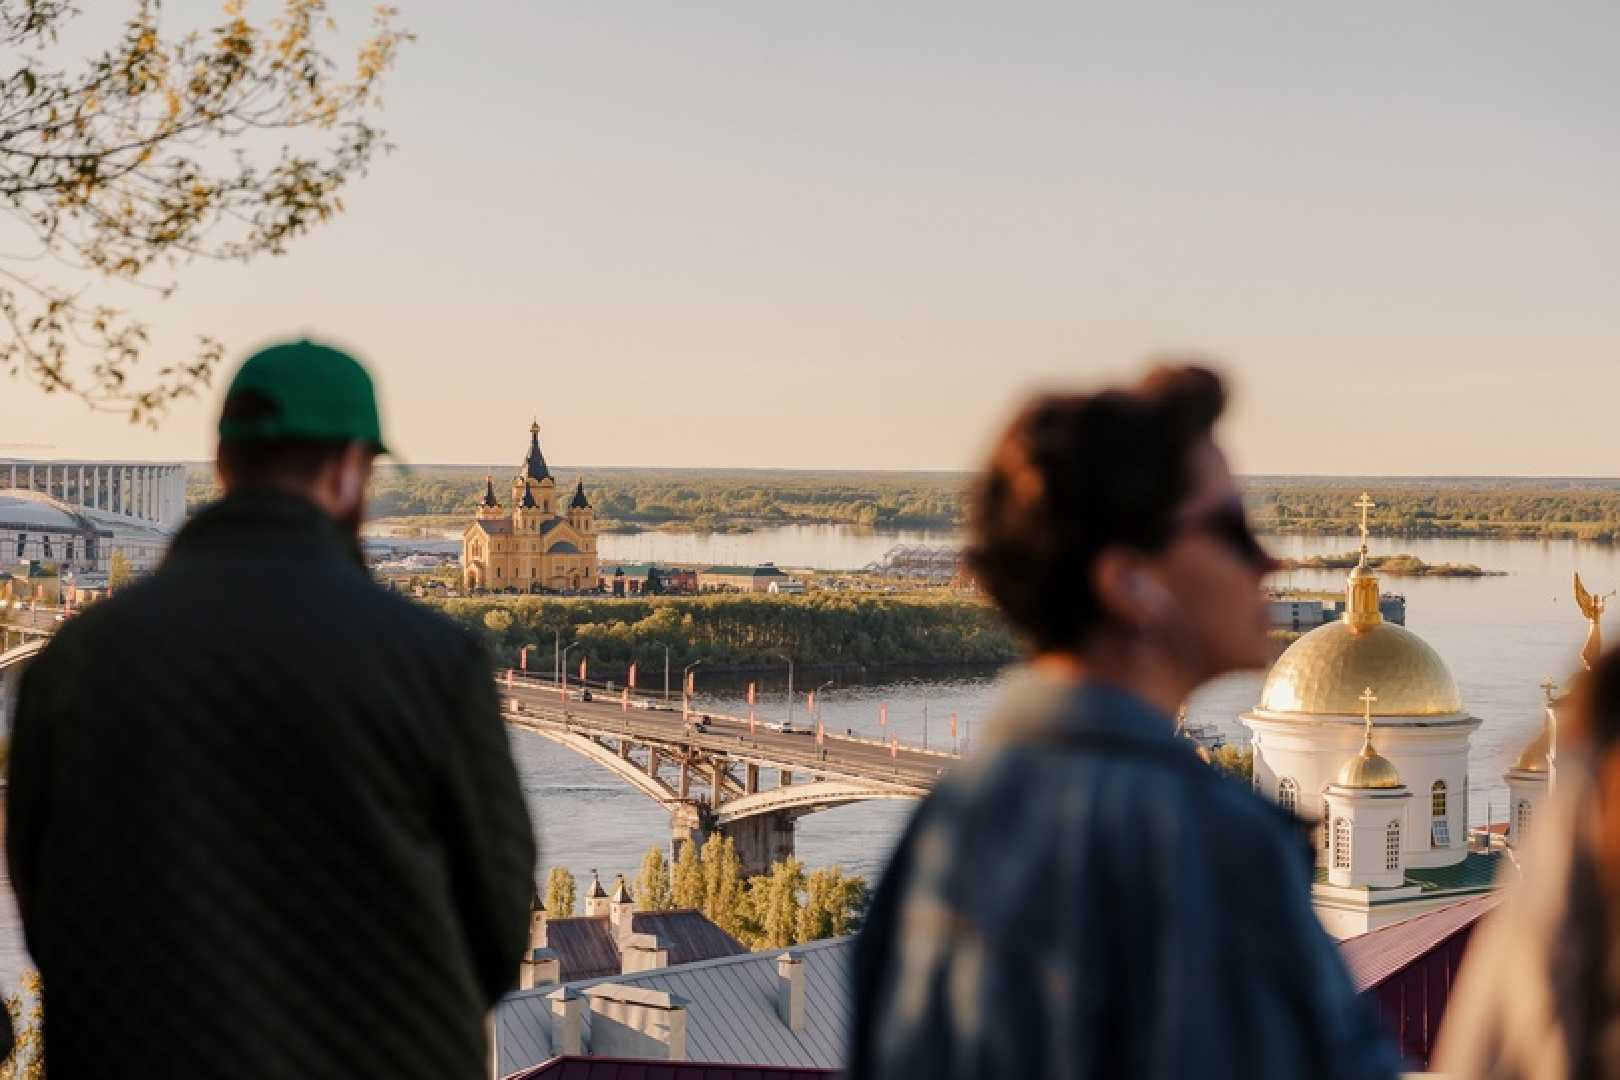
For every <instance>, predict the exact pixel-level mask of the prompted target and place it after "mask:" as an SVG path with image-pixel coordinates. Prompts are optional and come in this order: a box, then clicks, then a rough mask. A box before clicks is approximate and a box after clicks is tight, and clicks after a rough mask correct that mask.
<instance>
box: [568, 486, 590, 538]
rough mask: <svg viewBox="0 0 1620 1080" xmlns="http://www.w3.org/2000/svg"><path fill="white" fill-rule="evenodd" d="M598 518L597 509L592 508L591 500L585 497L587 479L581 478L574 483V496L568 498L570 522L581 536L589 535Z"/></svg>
mask: <svg viewBox="0 0 1620 1080" xmlns="http://www.w3.org/2000/svg"><path fill="white" fill-rule="evenodd" d="M595 518H596V511H595V510H593V509H591V501H590V500H589V499H587V498H586V497H585V481H584V480H583V479H581V480H580V481H579V483H578V484H576V485H574V497H573V498H572V499H569V500H568V524H570V525H572V526H573V527H574V528H575V529H577V530H578V531H579V533H580V535H581V536H589V535H590V533H591V529H592V526H593V522H594V520H595Z"/></svg>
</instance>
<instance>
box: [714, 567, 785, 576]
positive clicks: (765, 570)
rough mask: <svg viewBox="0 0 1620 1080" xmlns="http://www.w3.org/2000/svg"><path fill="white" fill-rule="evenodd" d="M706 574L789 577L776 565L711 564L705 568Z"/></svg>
mask: <svg viewBox="0 0 1620 1080" xmlns="http://www.w3.org/2000/svg"><path fill="white" fill-rule="evenodd" d="M703 573H705V574H722V575H724V576H726V577H756V578H757V577H787V575H786V574H784V573H783V572H782V571H781V570H780V569H779V568H777V567H775V566H769V565H767V566H710V567H706V568H704V570H703Z"/></svg>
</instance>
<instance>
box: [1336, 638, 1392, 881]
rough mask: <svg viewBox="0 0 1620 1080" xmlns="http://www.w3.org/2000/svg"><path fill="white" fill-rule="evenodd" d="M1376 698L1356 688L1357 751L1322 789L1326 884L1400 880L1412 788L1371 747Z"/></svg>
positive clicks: (1368, 690) (1368, 689)
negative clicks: (1359, 735)
mask: <svg viewBox="0 0 1620 1080" xmlns="http://www.w3.org/2000/svg"><path fill="white" fill-rule="evenodd" d="M1374 610H1375V612H1376V608H1375V609H1374ZM1377 700H1378V698H1377V697H1376V696H1375V695H1374V694H1373V692H1372V688H1371V687H1368V688H1367V689H1365V690H1363V691H1362V692H1361V702H1362V723H1363V725H1364V730H1363V733H1362V742H1361V752H1360V753H1358V754H1356V755H1355V756H1354V757H1352V758H1350V759H1348V760H1347V761H1345V763H1344V764H1343V765H1342V766H1340V767H1339V773H1338V776H1337V777H1336V778H1335V779H1334V781H1333V783H1331V784H1329V785H1328V788H1327V792H1326V801H1327V806H1328V820H1327V821H1326V822H1325V823H1324V824H1325V827H1326V828H1327V830H1328V883H1329V884H1330V885H1339V886H1347V887H1361V888H1394V887H1396V886H1399V885H1401V884H1403V883H1404V882H1405V881H1406V848H1405V845H1406V837H1405V835H1404V833H1405V822H1406V817H1407V807H1408V806H1410V805H1411V799H1412V792H1411V791H1410V790H1408V789H1407V787H1406V785H1405V784H1403V783H1402V782H1401V777H1400V774H1399V773H1397V772H1396V771H1395V766H1394V765H1392V764H1391V763H1390V761H1389V759H1388V758H1386V757H1384V756H1383V755H1382V754H1380V753H1379V752H1378V751H1377V749H1375V748H1374V746H1373V719H1372V706H1373V702H1375V701H1377Z"/></svg>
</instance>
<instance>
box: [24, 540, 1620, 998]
mask: <svg viewBox="0 0 1620 1080" xmlns="http://www.w3.org/2000/svg"><path fill="white" fill-rule="evenodd" d="M950 539H951V537H950V536H949V535H948V534H927V533H893V532H891V533H879V532H872V531H866V530H855V529H842V528H839V527H835V526H795V527H789V528H784V529H771V530H761V531H759V532H756V533H748V534H740V535H730V534H708V535H706V536H705V535H703V534H683V533H662V532H660V533H642V534H636V535H633V536H614V537H603V539H602V550H603V554H604V556H611V557H615V558H627V559H645V558H652V559H660V560H668V561H675V562H710V561H732V560H735V561H737V562H761V561H767V560H769V561H774V562H778V563H781V564H784V565H788V566H816V567H820V568H825V569H841V568H853V567H858V566H862V565H864V564H865V563H867V562H870V561H872V560H873V559H875V558H877V557H879V556H880V555H882V553H883V552H884V551H886V550H887V549H888V548H889V547H891V546H893V545H894V544H898V543H948V542H950ZM1267 542H1268V546H1269V547H1270V548H1271V549H1272V551H1273V552H1274V553H1275V554H1277V555H1280V556H1293V557H1304V556H1307V555H1311V554H1316V553H1337V552H1344V551H1349V550H1351V549H1352V548H1354V547H1355V546H1356V543H1357V541H1356V539H1355V538H1352V537H1348V536H1345V537H1297V536H1296V537H1271V538H1269V539H1268V541H1267ZM1374 550H1375V551H1383V552H1389V553H1395V552H1404V553H1411V554H1414V555H1417V556H1418V557H1420V558H1422V559H1424V560H1425V561H1427V562H1430V563H1445V562H1454V563H1474V564H1476V565H1479V566H1481V567H1484V568H1486V569H1491V570H1502V571H1506V575H1505V576H1502V577H1485V578H1405V579H1399V578H1397V579H1386V580H1385V581H1384V582H1383V585H1384V587H1385V589H1386V591H1398V592H1402V593H1404V594H1405V595H1406V597H1407V622H1406V625H1407V626H1408V627H1409V628H1410V629H1412V630H1413V631H1415V632H1416V633H1418V634H1421V635H1422V636H1423V637H1424V638H1425V639H1426V640H1427V641H1428V642H1429V643H1430V644H1431V645H1433V646H1434V647H1435V649H1437V650H1438V651H1439V653H1440V655H1441V656H1442V657H1443V658H1444V659H1445V661H1446V662H1447V664H1448V665H1450V667H1451V670H1452V673H1453V675H1455V677H1456V679H1457V681H1458V684H1459V685H1460V686H1461V688H1462V693H1463V699H1464V702H1465V704H1466V706H1467V708H1468V709H1469V710H1470V711H1471V712H1472V713H1474V714H1475V715H1476V716H1478V717H1479V718H1480V719H1481V720H1482V721H1483V724H1482V725H1481V727H1480V728H1479V730H1478V731H1477V732H1475V734H1474V738H1473V748H1472V752H1471V754H1470V757H1469V770H1470V773H1469V783H1470V788H1471V791H1470V795H1469V800H1468V806H1469V808H1470V813H1471V814H1472V816H1473V823H1474V824H1480V823H1483V822H1484V821H1485V820H1486V818H1487V815H1489V816H1490V817H1492V818H1494V819H1495V820H1501V819H1502V816H1503V806H1504V804H1505V801H1506V790H1505V787H1504V785H1503V783H1502V777H1501V774H1502V772H1503V770H1504V769H1505V768H1506V767H1507V765H1508V764H1509V763H1510V762H1511V760H1512V759H1513V757H1514V756H1515V755H1516V754H1517V752H1518V750H1519V748H1520V747H1521V746H1522V745H1523V744H1524V742H1525V741H1526V740H1527V739H1529V738H1530V737H1531V735H1532V734H1534V733H1535V731H1536V730H1537V728H1538V726H1539V725H1540V723H1541V712H1540V701H1541V691H1540V690H1539V688H1538V684H1539V683H1540V682H1541V681H1542V680H1543V679H1544V678H1546V677H1547V676H1549V675H1552V676H1555V677H1558V678H1560V679H1562V678H1563V677H1564V676H1565V675H1567V674H1568V673H1569V672H1570V671H1572V670H1573V669H1574V667H1575V665H1576V664H1577V658H1576V653H1577V650H1578V649H1579V648H1580V645H1581V643H1582V641H1583V640H1584V639H1585V633H1586V630H1585V624H1584V622H1583V621H1582V619H1581V617H1580V614H1579V612H1578V611H1577V610H1576V608H1575V605H1574V602H1573V601H1572V600H1571V599H1570V587H1569V578H1570V571H1571V570H1575V569H1579V570H1580V571H1581V574H1582V576H1583V578H1585V579H1586V581H1587V583H1588V585H1589V586H1591V587H1593V588H1595V589H1599V590H1602V591H1607V590H1608V589H1610V588H1613V587H1615V586H1616V585H1620V549H1617V548H1614V547H1604V546H1596V545H1581V544H1577V543H1574V542H1572V541H1518V540H1451V539H1446V540H1401V541H1379V542H1377V543H1375V544H1374ZM1343 580H1344V579H1343V574H1342V573H1340V572H1336V571H1314V572H1304V571H1300V572H1295V573H1293V574H1290V575H1286V576H1285V577H1283V578H1281V579H1280V583H1282V584H1288V585H1294V586H1298V587H1301V588H1321V589H1338V588H1340V587H1342V585H1343ZM785 674H786V673H785V671H784V672H782V673H781V674H780V676H779V677H777V678H776V679H774V680H773V679H762V680H761V691H762V697H761V704H760V706H759V715H760V716H761V718H762V719H780V718H781V717H782V716H783V715H784V714H785V712H786V698H785V689H786V687H785ZM1260 681H1261V675H1259V674H1245V675H1234V676H1230V677H1228V678H1225V679H1222V680H1219V681H1218V682H1216V683H1213V684H1211V685H1210V686H1208V687H1206V688H1204V689H1203V690H1202V691H1200V692H1199V693H1198V694H1197V695H1196V696H1195V697H1194V698H1193V700H1192V701H1191V702H1190V703H1189V712H1190V719H1191V720H1192V721H1193V722H1194V723H1211V724H1215V725H1217V726H1218V727H1219V728H1220V729H1221V730H1222V731H1224V732H1225V733H1226V735H1227V738H1228V739H1230V740H1233V741H1243V740H1245V739H1246V733H1245V731H1244V729H1243V728H1242V727H1241V725H1240V724H1239V723H1238V720H1237V717H1238V714H1239V713H1241V712H1243V711H1244V710H1246V709H1248V708H1250V707H1251V706H1253V704H1254V702H1255V699H1256V697H1257V694H1258V690H1259V685H1260ZM705 682H706V681H705V680H704V679H703V678H702V674H701V669H700V670H699V683H698V693H697V704H698V707H699V708H705V709H714V710H721V711H731V712H743V711H745V709H746V706H745V704H744V699H743V695H742V691H741V689H740V688H739V687H738V686H737V685H735V684H732V685H730V686H726V685H722V684H719V683H714V684H713V685H705ZM996 682H997V676H995V675H993V674H984V673H979V674H969V675H953V676H949V677H933V678H917V677H911V678H905V679H900V680H897V681H891V682H886V683H881V684H875V685H874V684H866V685H849V686H845V685H834V686H831V687H827V688H824V689H822V690H821V691H820V693H819V695H818V697H819V702H820V704H821V709H822V714H823V717H824V719H825V722H826V723H827V725H828V726H829V727H831V728H834V729H838V728H846V727H848V728H854V729H855V730H856V731H857V732H864V733H868V734H874V735H875V734H878V732H879V728H878V710H879V707H880V706H881V705H884V704H887V705H888V717H889V728H888V730H892V731H893V732H894V733H895V734H897V735H898V736H899V737H900V738H901V739H902V740H904V741H907V742H917V743H921V742H922V741H923V739H924V724H925V718H926V724H927V739H928V742H929V744H930V745H933V746H936V747H940V746H949V745H952V739H951V736H950V731H949V724H950V715H951V714H952V713H953V712H954V713H955V714H956V716H957V721H958V733H959V734H958V737H959V738H960V739H963V740H966V741H968V742H970V743H971V741H972V740H973V739H975V738H976V737H977V735H978V734H980V733H981V732H982V731H983V726H984V723H985V722H986V720H987V718H988V716H989V714H990V711H991V708H992V705H993V702H994V699H995V694H996V689H997V687H996ZM808 689H811V687H808V686H804V685H802V683H801V685H800V686H798V687H797V688H796V690H797V691H798V694H799V696H798V698H797V701H798V705H797V706H796V707H797V708H798V710H799V715H800V716H802V714H803V696H802V695H803V692H804V691H805V690H808ZM513 746H514V751H515V754H516V758H517V761H518V768H519V772H520V775H521V778H522V782H523V787H524V791H525V793H526V795H527V798H528V801H529V806H530V809H531V811H532V813H533V815H534V820H535V828H536V834H537V836H538V838H539V843H540V851H541V864H540V867H539V873H540V874H541V875H542V877H543V875H544V872H545V870H546V868H548V867H550V866H555V865H560V866H566V867H568V868H569V869H570V870H572V871H573V872H574V873H575V874H576V875H579V877H580V878H581V884H582V885H583V883H584V881H585V880H587V879H588V875H589V873H590V871H591V870H592V869H593V868H595V869H598V870H600V872H601V873H602V875H603V877H604V879H606V880H607V881H608V882H609V883H611V877H612V875H613V874H615V873H624V874H626V875H633V874H634V873H635V871H636V868H637V867H638V865H639V863H640V861H641V857H642V855H643V854H644V853H645V852H646V850H647V848H648V847H649V846H652V845H655V844H656V845H660V846H664V845H667V842H668V836H669V826H668V820H667V818H666V816H665V815H664V813H663V811H661V810H660V809H659V808H658V807H657V806H655V805H654V804H653V803H652V802H651V801H649V800H648V799H646V798H645V797H644V796H642V795H640V794H638V793H636V792H634V791H632V790H631V789H629V788H628V787H625V786H624V785H623V784H621V783H619V782H618V781H616V780H615V779H614V778H613V777H612V776H610V775H609V774H607V773H606V772H604V771H602V770H601V769H599V768H597V767H596V766H594V765H592V764H590V763H588V762H586V761H585V760H583V759H581V758H579V757H577V756H575V755H573V754H571V753H569V752H567V751H565V750H562V749H561V748H559V747H556V746H555V745H553V744H551V743H549V742H547V741H545V740H544V739H541V738H539V737H538V736H533V735H525V734H518V735H515V736H514V738H513ZM909 811H910V805H909V804H907V803H902V802H871V803H862V804H856V805H853V806H847V807H843V808H840V809H837V810H830V811H826V812H824V813H820V814H812V815H810V816H809V817H806V818H804V819H802V820H801V821H800V823H799V838H798V851H799V855H800V857H801V858H802V859H804V860H805V861H806V862H807V863H809V864H810V865H813V866H818V865H824V864H831V863H839V864H842V865H843V866H844V867H846V868H847V869H848V870H850V871H852V872H854V873H858V874H864V875H867V876H869V877H870V876H873V875H875V874H877V873H878V871H879V870H880V869H881V867H882V864H883V860H884V858H885V857H886V855H887V852H888V850H889V848H890V846H891V845H892V844H893V842H894V840H895V839H896V837H897V836H898V834H899V831H900V828H901V827H902V825H903V823H904V821H905V819H906V816H907V814H908V813H909ZM9 901H10V896H9V893H7V894H6V895H5V896H4V898H3V901H0V903H3V904H4V907H3V908H0V980H3V981H4V982H5V983H6V984H8V985H9V984H10V983H12V982H13V981H14V980H15V978H16V975H17V974H18V972H19V971H20V970H21V969H22V967H23V965H24V964H25V963H26V955H25V954H24V952H23V950H22V946H21V941H20V934H19V932H18V926H17V919H16V914H15V909H14V908H12V907H11V906H10V903H9Z"/></svg>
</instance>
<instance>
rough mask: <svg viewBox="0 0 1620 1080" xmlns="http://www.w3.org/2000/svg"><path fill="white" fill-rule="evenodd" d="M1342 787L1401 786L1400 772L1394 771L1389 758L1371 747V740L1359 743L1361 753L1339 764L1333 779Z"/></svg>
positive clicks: (1381, 787) (1377, 787)
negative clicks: (1335, 776)
mask: <svg viewBox="0 0 1620 1080" xmlns="http://www.w3.org/2000/svg"><path fill="white" fill-rule="evenodd" d="M1333 782H1334V783H1335V784H1337V785H1338V786H1339V787H1343V788H1375V789H1380V790H1384V789H1388V788H1398V787H1400V786H1401V774H1400V773H1398V772H1396V771H1395V766H1394V765H1391V764H1390V761H1389V758H1387V757H1385V756H1384V755H1382V754H1380V753H1379V752H1378V751H1376V750H1374V749H1373V746H1372V740H1370V739H1369V740H1368V741H1366V742H1364V743H1362V744H1361V753H1359V754H1357V755H1356V756H1355V757H1353V758H1350V759H1348V760H1347V761H1345V763H1344V764H1343V765H1340V766H1339V775H1338V777H1337V778H1336V779H1335V780H1334V781H1333Z"/></svg>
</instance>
